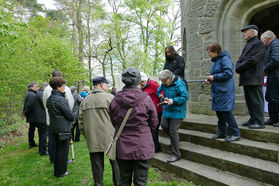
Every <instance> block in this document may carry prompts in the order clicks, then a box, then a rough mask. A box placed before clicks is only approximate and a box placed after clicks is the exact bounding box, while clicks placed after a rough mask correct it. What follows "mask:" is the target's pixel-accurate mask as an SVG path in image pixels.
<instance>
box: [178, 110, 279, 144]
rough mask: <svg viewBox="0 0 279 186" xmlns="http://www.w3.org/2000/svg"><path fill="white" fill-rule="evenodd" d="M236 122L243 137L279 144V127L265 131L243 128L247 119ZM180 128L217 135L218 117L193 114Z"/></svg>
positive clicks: (265, 129)
mask: <svg viewBox="0 0 279 186" xmlns="http://www.w3.org/2000/svg"><path fill="white" fill-rule="evenodd" d="M236 120H237V123H238V127H239V130H240V134H241V136H242V137H244V138H247V139H251V140H256V141H263V142H271V143H277V144H279V127H273V126H266V127H265V128H264V129H249V128H248V127H243V126H241V123H243V122H244V121H247V119H246V120H245V119H244V118H239V117H236ZM180 128H183V129H189V130H197V131H201V132H208V133H214V134H215V133H216V132H217V117H216V116H215V117H213V116H200V115H192V114H191V115H189V117H187V118H186V119H184V120H183V123H182V125H181V127H180Z"/></svg>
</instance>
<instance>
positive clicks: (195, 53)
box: [188, 48, 203, 63]
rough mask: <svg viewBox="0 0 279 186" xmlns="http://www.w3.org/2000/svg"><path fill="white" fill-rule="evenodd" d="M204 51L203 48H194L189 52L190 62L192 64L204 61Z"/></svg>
mask: <svg viewBox="0 0 279 186" xmlns="http://www.w3.org/2000/svg"><path fill="white" fill-rule="evenodd" d="M202 54H203V49H202V48H194V49H190V50H189V53H188V55H189V61H190V63H194V62H195V61H200V60H202Z"/></svg>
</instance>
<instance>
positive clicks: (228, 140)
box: [225, 136, 240, 142]
mask: <svg viewBox="0 0 279 186" xmlns="http://www.w3.org/2000/svg"><path fill="white" fill-rule="evenodd" d="M239 139H240V136H230V137H228V138H226V139H225V141H227V142H231V141H239Z"/></svg>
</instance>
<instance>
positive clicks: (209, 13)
mask: <svg viewBox="0 0 279 186" xmlns="http://www.w3.org/2000/svg"><path fill="white" fill-rule="evenodd" d="M218 8H219V1H216V0H210V1H208V3H207V4H206V9H205V14H204V16H205V17H214V16H215V14H216V12H217V10H218Z"/></svg>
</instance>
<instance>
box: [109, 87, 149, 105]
mask: <svg viewBox="0 0 279 186" xmlns="http://www.w3.org/2000/svg"><path fill="white" fill-rule="evenodd" d="M146 96H147V94H146V93H145V92H142V91H141V90H140V89H139V88H137V87H136V86H134V87H126V86H125V87H124V88H123V89H122V90H121V91H120V92H117V94H116V96H115V97H114V99H115V102H116V103H117V104H119V105H121V107H125V108H131V107H134V106H135V105H137V104H138V103H139V102H141V101H143V100H144V98H145V97H146Z"/></svg>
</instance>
